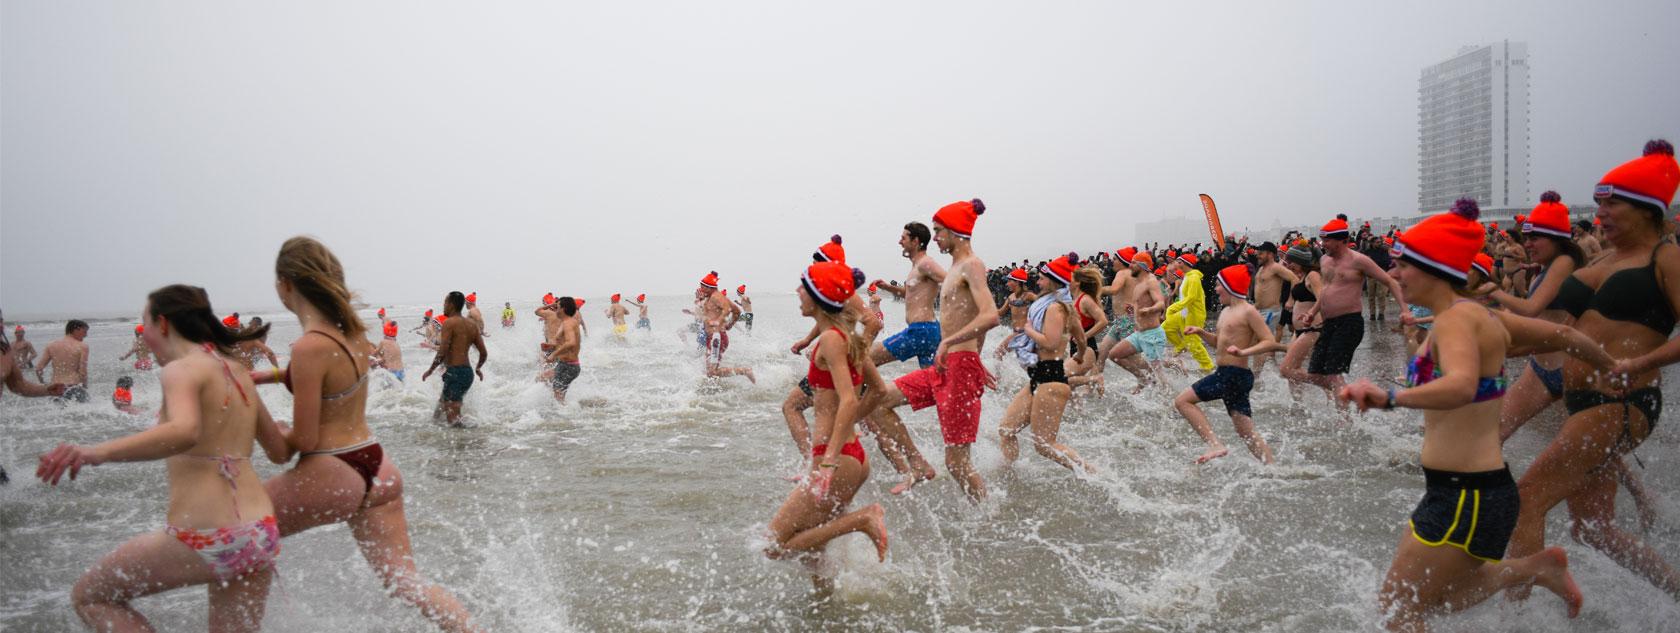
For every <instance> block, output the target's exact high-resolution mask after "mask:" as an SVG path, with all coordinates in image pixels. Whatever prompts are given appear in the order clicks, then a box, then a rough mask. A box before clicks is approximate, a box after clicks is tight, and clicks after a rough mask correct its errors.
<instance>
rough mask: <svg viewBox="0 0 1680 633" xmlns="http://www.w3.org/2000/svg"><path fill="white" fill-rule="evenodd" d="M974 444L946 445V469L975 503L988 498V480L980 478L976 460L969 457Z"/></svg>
mask: <svg viewBox="0 0 1680 633" xmlns="http://www.w3.org/2000/svg"><path fill="white" fill-rule="evenodd" d="M970 446H973V445H972V444H956V445H948V446H946V447H945V470H947V471H949V472H950V473H951V478H952V479H955V480H957V485H958V486H959V487H961V488H962V490H963V492H964V493H966V494H968V498H969V499H970V500H972V501H974V502H975V503H980V502H982V501H985V500H986V482H985V481H984V480H982V479H980V471H978V470H976V469H975V468H974V462H973V461H972V460H970V459H969V454H968V449H969V447H970Z"/></svg>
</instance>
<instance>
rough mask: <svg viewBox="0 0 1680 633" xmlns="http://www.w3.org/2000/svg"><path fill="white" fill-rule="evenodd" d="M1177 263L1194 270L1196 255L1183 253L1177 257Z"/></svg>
mask: <svg viewBox="0 0 1680 633" xmlns="http://www.w3.org/2000/svg"><path fill="white" fill-rule="evenodd" d="M1178 261H1181V262H1184V263H1185V265H1188V266H1190V267H1191V268H1194V267H1195V266H1196V254H1195V253H1184V254H1182V255H1179V256H1178Z"/></svg>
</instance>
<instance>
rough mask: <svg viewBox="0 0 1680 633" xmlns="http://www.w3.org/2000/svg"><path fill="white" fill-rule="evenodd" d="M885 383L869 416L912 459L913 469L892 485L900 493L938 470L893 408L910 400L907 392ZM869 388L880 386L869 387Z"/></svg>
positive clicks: (894, 492) (932, 476)
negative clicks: (924, 455) (917, 445)
mask: <svg viewBox="0 0 1680 633" xmlns="http://www.w3.org/2000/svg"><path fill="white" fill-rule="evenodd" d="M869 371H870V369H865V370H864V372H865V374H867V373H868V372H869ZM884 384H885V386H884V387H883V388H882V389H880V390H878V391H880V392H881V393H880V396H879V397H878V398H879V399H878V400H877V402H878V403H879V404H878V405H876V406H875V412H874V413H873V414H871V415H870V416H869V418H870V420H871V421H872V422H873V423H874V425H875V428H878V429H880V430H881V435H882V436H883V437H885V438H887V439H889V440H892V441H893V442H894V443H895V444H898V446H900V447H901V448H903V450H904V456H905V459H906V460H907V461H908V462H909V465H910V472H909V473H906V474H905V475H904V480H903V481H900V482H899V483H898V485H896V486H893V488H892V494H895V495H901V494H904V493H906V492H909V491H910V489H911V488H914V487H915V486H916V484H919V483H922V482H924V481H928V480H930V479H933V478H934V477H935V476H937V473H936V472H935V471H934V470H933V465H932V464H929V463H928V462H927V458H925V457H923V456H922V453H921V451H919V450H917V449H916V442H915V441H914V440H912V439H911V438H910V430H909V429H906V428H904V420H903V419H901V418H899V417H898V412H896V411H894V410H893V409H896V408H898V407H900V406H903V405H905V404H907V403H908V402H909V401H908V400H905V398H904V393H903V392H901V391H899V390H898V387H897V386H896V385H893V384H892V383H884ZM870 391H871V392H875V391H877V390H876V389H874V388H870Z"/></svg>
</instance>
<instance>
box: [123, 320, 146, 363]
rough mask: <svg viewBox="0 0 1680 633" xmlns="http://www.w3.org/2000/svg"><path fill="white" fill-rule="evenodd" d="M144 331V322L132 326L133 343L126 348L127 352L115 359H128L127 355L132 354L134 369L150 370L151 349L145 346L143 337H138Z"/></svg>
mask: <svg viewBox="0 0 1680 633" xmlns="http://www.w3.org/2000/svg"><path fill="white" fill-rule="evenodd" d="M145 331H146V324H144V323H142V324H140V325H136V326H134V345H132V346H130V347H129V348H128V353H127V354H123V355H122V358H119V359H117V360H128V357H130V356H133V357H134V368H135V369H137V370H140V371H151V370H152V350H150V349H148V348H147V347H146V341H145V339H142V338H141V337H140V335H141V334H142V333H144V332H145Z"/></svg>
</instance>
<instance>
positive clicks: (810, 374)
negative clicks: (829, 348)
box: [805, 328, 863, 389]
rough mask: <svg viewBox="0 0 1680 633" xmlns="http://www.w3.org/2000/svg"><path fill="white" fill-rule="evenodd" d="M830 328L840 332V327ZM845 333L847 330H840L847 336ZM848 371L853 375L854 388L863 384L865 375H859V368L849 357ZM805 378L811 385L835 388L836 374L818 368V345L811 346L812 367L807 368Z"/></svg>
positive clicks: (819, 339) (819, 387)
mask: <svg viewBox="0 0 1680 633" xmlns="http://www.w3.org/2000/svg"><path fill="white" fill-rule="evenodd" d="M829 329H831V330H834V331H836V332H840V328H829ZM845 334H846V333H845V332H840V335H841V336H845ZM818 342H819V344H820V342H821V338H820V337H819V338H818ZM846 373H849V374H851V375H852V388H854V389H855V388H857V386H858V385H860V384H863V376H861V375H859V374H858V370H857V368H856V367H853V366H852V361H851V359H850V358H849V357H848V358H847V359H846ZM805 380H806V381H807V382H810V383H811V387H813V388H817V389H833V388H834V375H833V374H830V373H829V372H828V371H827V370H823V369H818V368H817V346H812V347H811V367H810V369H807V370H805Z"/></svg>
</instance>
